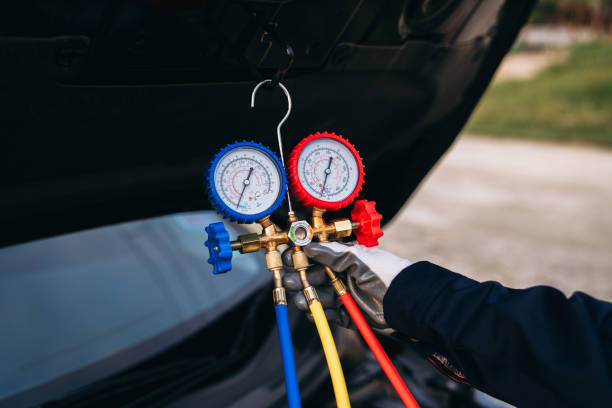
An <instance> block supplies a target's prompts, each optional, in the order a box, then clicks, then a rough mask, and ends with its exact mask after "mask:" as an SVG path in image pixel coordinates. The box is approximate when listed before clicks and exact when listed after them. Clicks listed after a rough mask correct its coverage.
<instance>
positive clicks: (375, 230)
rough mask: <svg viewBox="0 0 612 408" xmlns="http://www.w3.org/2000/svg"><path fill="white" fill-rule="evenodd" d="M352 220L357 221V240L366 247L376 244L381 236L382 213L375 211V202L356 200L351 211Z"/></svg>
mask: <svg viewBox="0 0 612 408" xmlns="http://www.w3.org/2000/svg"><path fill="white" fill-rule="evenodd" d="M351 218H352V219H353V221H357V222H359V228H357V229H356V230H355V231H354V232H355V236H356V237H357V242H359V243H360V244H361V245H364V246H367V247H373V246H376V245H378V238H380V237H382V236H383V232H382V230H381V229H380V220H382V215H381V214H380V213H378V212H377V211H376V202H375V201H368V200H357V201H355V206H354V207H353V211H351Z"/></svg>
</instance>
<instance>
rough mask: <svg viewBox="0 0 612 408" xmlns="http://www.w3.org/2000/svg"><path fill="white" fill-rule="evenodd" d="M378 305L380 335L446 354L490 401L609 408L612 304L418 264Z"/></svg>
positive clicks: (611, 395) (611, 398) (403, 274)
mask: <svg viewBox="0 0 612 408" xmlns="http://www.w3.org/2000/svg"><path fill="white" fill-rule="evenodd" d="M383 305H384V312H385V318H386V320H387V323H388V324H389V326H390V327H392V328H394V329H395V330H397V331H398V332H400V333H402V334H405V335H406V336H409V337H413V338H417V339H419V340H420V341H421V342H424V343H425V344H428V345H430V346H431V347H433V348H434V349H437V350H440V351H441V352H442V353H446V355H447V356H448V358H449V360H450V362H452V364H453V365H455V366H456V367H457V368H458V369H459V370H461V371H462V373H463V374H464V375H465V378H466V379H467V381H469V383H470V384H472V385H473V386H475V387H477V388H479V389H481V390H482V391H484V392H486V393H488V394H490V395H493V396H495V397H497V398H499V399H502V400H504V401H506V402H509V403H511V404H513V405H516V406H518V407H536V406H538V407H548V406H557V407H558V406H576V407H578V406H580V407H586V406H588V407H612V369H611V367H612V303H607V302H603V301H600V300H597V299H594V298H592V297H590V296H588V295H586V294H584V293H580V292H577V293H575V294H574V295H573V296H572V297H570V298H569V299H568V298H566V297H565V296H564V295H563V293H561V292H560V291H558V290H556V289H553V288H551V287H546V286H536V287H533V288H529V289H520V290H519V289H509V288H506V287H504V286H502V285H500V284H499V283H497V282H483V283H479V282H476V281H474V280H472V279H469V278H466V277H464V276H462V275H459V274H456V273H453V272H451V271H449V270H447V269H444V268H441V267H439V266H437V265H434V264H431V263H429V262H419V263H416V264H413V265H411V266H409V267H408V268H406V269H405V270H403V271H402V272H401V273H400V274H399V275H398V276H397V277H396V278H395V279H394V280H393V282H391V286H390V287H389V289H388V291H387V293H386V295H385V298H384V302H383Z"/></svg>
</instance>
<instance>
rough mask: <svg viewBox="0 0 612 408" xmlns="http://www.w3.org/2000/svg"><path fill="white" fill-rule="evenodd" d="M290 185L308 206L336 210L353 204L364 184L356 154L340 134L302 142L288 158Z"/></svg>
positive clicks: (323, 135)
mask: <svg viewBox="0 0 612 408" xmlns="http://www.w3.org/2000/svg"><path fill="white" fill-rule="evenodd" d="M287 170H288V178H289V184H290V186H291V188H292V190H293V193H294V195H295V197H296V198H297V199H298V200H299V201H300V202H301V203H302V204H304V205H305V206H307V207H311V208H312V207H316V208H320V209H323V210H329V211H336V210H339V209H341V208H344V207H346V206H347V205H349V204H350V203H352V202H353V201H354V200H355V198H357V196H358V195H359V192H360V191H361V188H362V185H363V177H364V175H365V173H364V170H363V161H362V160H361V157H360V156H359V152H358V151H357V150H356V149H355V146H353V145H352V144H351V143H349V141H348V140H346V139H344V138H343V137H342V136H340V135H336V134H334V133H328V132H321V133H319V132H317V133H315V134H313V135H309V136H308V137H306V138H305V139H303V140H302V141H301V142H300V143H298V145H297V146H295V148H294V149H293V151H292V152H291V154H290V155H289V161H288V163H287Z"/></svg>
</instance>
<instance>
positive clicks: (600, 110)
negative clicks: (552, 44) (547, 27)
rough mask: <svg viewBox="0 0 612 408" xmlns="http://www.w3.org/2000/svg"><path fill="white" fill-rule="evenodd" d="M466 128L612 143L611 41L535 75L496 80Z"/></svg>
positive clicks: (581, 49)
mask: <svg viewBox="0 0 612 408" xmlns="http://www.w3.org/2000/svg"><path fill="white" fill-rule="evenodd" d="M466 131H467V132H468V133H473V134H483V135H491V136H505V137H514V138H525V139H527V138H529V139H540V140H551V141H569V142H582V143H590V144H597V145H603V146H608V147H612V42H597V43H591V44H582V45H578V46H575V47H574V48H573V49H572V50H571V52H570V54H569V56H568V58H567V60H565V61H564V62H562V63H560V64H558V65H554V66H551V67H549V68H547V69H546V70H544V71H542V72H541V73H539V74H538V75H536V76H535V77H533V78H530V79H525V80H502V81H497V82H495V83H493V84H492V85H491V86H490V87H489V89H488V90H487V92H486V93H485V95H484V97H483V99H482V100H481V102H480V104H479V105H478V107H477V108H476V111H475V112H474V114H473V115H472V118H471V119H470V121H469V122H468V124H467V126H466Z"/></svg>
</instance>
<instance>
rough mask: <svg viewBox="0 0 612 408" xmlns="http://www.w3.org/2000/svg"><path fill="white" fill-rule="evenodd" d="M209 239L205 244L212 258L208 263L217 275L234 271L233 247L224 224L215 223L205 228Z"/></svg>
mask: <svg viewBox="0 0 612 408" xmlns="http://www.w3.org/2000/svg"><path fill="white" fill-rule="evenodd" d="M205 229H206V233H207V234H208V239H207V240H206V242H205V243H204V245H206V247H207V248H208V252H209V254H210V257H209V258H208V263H209V264H211V265H212V266H213V273H214V274H215V275H217V274H220V273H225V272H228V271H231V270H232V247H231V245H230V238H229V233H228V232H227V230H226V229H225V226H224V225H223V223H222V222H214V223H212V224H210V225H209V226H208V227H206V228H205Z"/></svg>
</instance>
